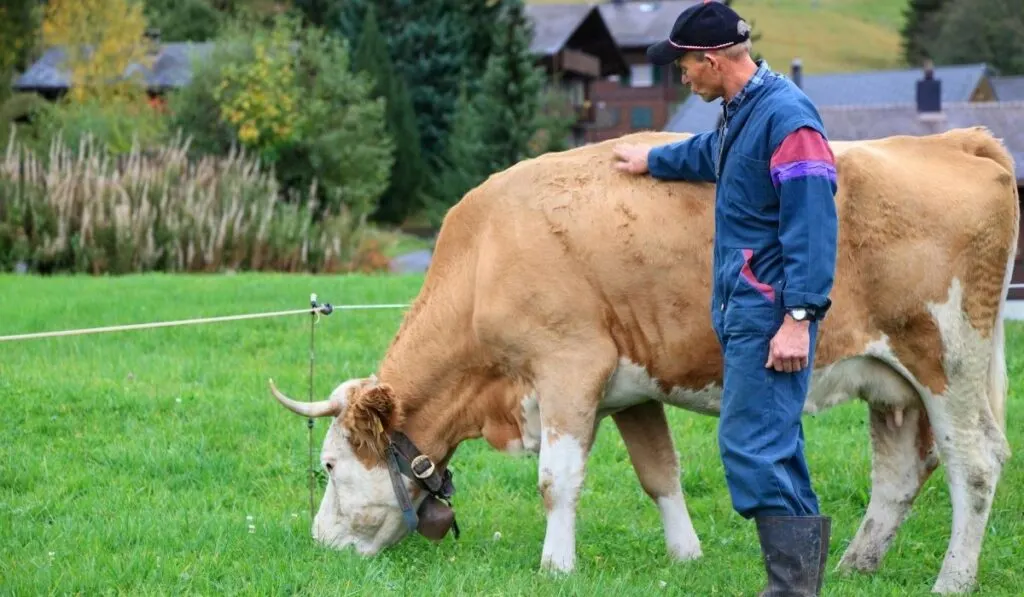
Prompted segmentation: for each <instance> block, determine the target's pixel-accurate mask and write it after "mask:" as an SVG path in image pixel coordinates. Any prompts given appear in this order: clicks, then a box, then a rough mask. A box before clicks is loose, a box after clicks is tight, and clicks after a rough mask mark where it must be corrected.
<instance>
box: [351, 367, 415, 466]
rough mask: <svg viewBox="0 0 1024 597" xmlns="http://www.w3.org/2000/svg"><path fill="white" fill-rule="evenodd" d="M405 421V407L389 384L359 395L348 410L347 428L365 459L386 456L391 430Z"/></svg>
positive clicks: (367, 389)
mask: <svg viewBox="0 0 1024 597" xmlns="http://www.w3.org/2000/svg"><path fill="white" fill-rule="evenodd" d="M401 424H402V409H401V405H400V404H399V403H398V400H396V399H395V393H394V390H392V389H391V386H389V385H387V384H380V385H374V386H371V387H368V388H366V389H365V390H362V391H361V392H359V393H358V394H356V396H355V398H354V399H353V400H352V402H351V403H350V404H349V406H348V409H346V411H345V428H346V429H348V432H349V441H350V442H351V443H352V448H353V449H354V450H355V451H356V454H357V455H358V456H359V457H360V458H361V459H362V460H363V461H364V462H373V461H375V460H376V461H379V460H383V459H384V450H385V449H386V448H387V446H388V443H389V442H390V439H389V437H390V435H391V432H392V431H394V430H395V429H397V428H398V427H399V426H400V425H401Z"/></svg>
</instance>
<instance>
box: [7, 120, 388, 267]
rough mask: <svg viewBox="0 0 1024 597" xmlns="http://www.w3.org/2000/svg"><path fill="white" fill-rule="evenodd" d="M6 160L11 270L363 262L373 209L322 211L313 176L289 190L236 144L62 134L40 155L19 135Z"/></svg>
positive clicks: (344, 264)
mask: <svg viewBox="0 0 1024 597" xmlns="http://www.w3.org/2000/svg"><path fill="white" fill-rule="evenodd" d="M0 157H2V161H0V268H2V269H4V270H6V271H10V270H11V269H12V268H15V267H18V266H19V264H21V265H20V267H22V268H25V269H28V270H30V271H34V272H41V273H57V272H81V273H91V274H101V273H106V274H124V273H133V272H144V271H166V272H186V271H187V272H197V271H198V272H213V271H225V270H263V271H267V270H272V271H287V272H292V271H320V272H332V271H347V270H353V269H367V267H366V260H365V259H364V258H363V256H362V255H360V243H361V242H362V234H361V231H362V228H363V226H362V225H363V223H364V222H365V218H366V214H354V213H351V212H347V211H346V212H341V213H328V214H321V215H320V216H317V215H315V214H316V213H317V206H316V204H315V203H314V202H313V201H312V200H306V197H309V198H311V197H315V196H316V193H315V190H316V189H315V183H314V188H311V189H310V190H309V193H308V195H307V196H306V197H295V196H291V197H282V194H281V191H280V188H279V186H278V184H277V182H276V180H275V177H274V173H273V172H270V171H265V170H264V169H263V168H261V166H260V164H259V162H258V160H256V159H255V158H253V157H250V156H247V155H246V154H245V153H244V152H241V151H235V152H232V153H231V154H229V155H224V156H206V157H202V158H199V159H190V158H189V156H188V141H187V140H186V139H182V138H181V137H180V136H179V137H177V138H175V139H174V140H172V141H171V142H169V143H168V144H167V145H165V146H163V147H160V148H159V149H157V150H155V151H151V152H142V151H140V150H139V149H138V147H137V146H136V147H133V148H132V151H131V152H130V153H129V154H127V155H126V156H124V157H122V158H114V157H112V156H111V155H110V154H108V153H107V152H105V151H104V150H103V149H102V148H101V145H100V144H98V143H96V142H95V141H94V140H92V139H90V138H85V139H83V141H82V142H81V143H79V146H78V147H77V148H71V147H68V146H67V145H66V144H65V143H63V142H62V140H61V138H60V136H59V135H58V136H56V137H55V138H54V139H53V140H52V141H51V143H50V146H49V153H48V155H45V156H39V155H35V154H33V152H32V151H30V150H29V149H28V148H27V147H26V146H25V145H24V144H22V143H20V142H19V141H18V139H17V135H16V132H12V134H11V136H10V138H9V139H8V142H7V146H6V150H5V152H4V153H3V154H2V156H0ZM378 261H379V260H378ZM378 265H379V263H378V264H376V265H373V266H371V267H376V266H378Z"/></svg>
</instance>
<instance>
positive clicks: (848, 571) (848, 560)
mask: <svg viewBox="0 0 1024 597" xmlns="http://www.w3.org/2000/svg"><path fill="white" fill-rule="evenodd" d="M878 564H879V561H878V557H877V556H869V555H865V554H861V553H847V554H844V555H843V557H842V559H841V560H839V563H838V564H837V565H836V568H835V571H836V572H839V573H840V574H843V575H845V576H850V575H852V574H853V573H855V572H857V573H860V574H874V573H875V572H877V571H878Z"/></svg>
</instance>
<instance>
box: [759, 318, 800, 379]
mask: <svg viewBox="0 0 1024 597" xmlns="http://www.w3.org/2000/svg"><path fill="white" fill-rule="evenodd" d="M808 327H809V323H808V322H806V321H796V320H795V319H792V318H791V317H790V316H789V315H786V319H785V320H784V321H783V322H782V326H781V327H780V328H779V331H778V332H776V334H775V337H773V338H772V341H771V344H769V346H768V362H767V363H765V364H764V366H765V367H768V368H773V369H775V370H776V371H780V372H781V371H784V372H786V373H793V372H796V371H800V370H801V369H803V368H804V367H806V366H807V360H808V352H809V350H810V343H811V339H810V333H809V330H808Z"/></svg>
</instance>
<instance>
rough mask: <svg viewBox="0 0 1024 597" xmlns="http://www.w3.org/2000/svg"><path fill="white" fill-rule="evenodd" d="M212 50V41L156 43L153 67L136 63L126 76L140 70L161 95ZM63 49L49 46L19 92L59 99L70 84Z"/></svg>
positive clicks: (189, 74) (185, 78) (17, 81)
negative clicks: (64, 65)
mask: <svg viewBox="0 0 1024 597" xmlns="http://www.w3.org/2000/svg"><path fill="white" fill-rule="evenodd" d="M212 52H213V43H211V42H201V43H193V42H172V43H162V44H160V43H158V44H154V52H153V53H152V54H151V56H150V58H151V59H152V62H151V65H152V66H151V67H150V68H147V67H145V66H143V65H139V64H133V65H131V66H129V67H128V69H127V70H126V72H125V76H132V75H134V74H135V73H140V74H141V76H142V81H143V82H144V83H145V86H146V90H147V92H148V93H149V95H150V96H153V97H155V96H158V95H162V94H163V93H164V92H166V91H167V90H169V89H173V88H177V87H181V86H182V85H184V84H185V83H187V82H188V81H189V80H190V79H191V78H192V63H191V61H192V60H193V59H195V58H198V59H204V58H206V57H208V56H209V55H210V54H211V53H212ZM64 56H65V53H64V49H63V48H60V47H56V48H50V49H48V50H46V52H44V53H43V55H42V56H41V57H40V58H39V60H37V61H35V62H34V63H32V65H31V66H29V68H28V69H27V70H26V71H25V72H24V73H23V74H22V75H21V76H20V77H18V78H17V79H15V81H14V83H13V87H14V89H15V90H16V91H22V92H35V93H38V94H40V95H42V96H43V97H45V98H47V99H50V100H52V99H56V98H58V97H60V96H62V95H64V94H65V93H67V91H68V89H69V88H70V85H71V79H70V76H69V74H68V72H67V70H66V69H65V68H64V67H63V62H64Z"/></svg>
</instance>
